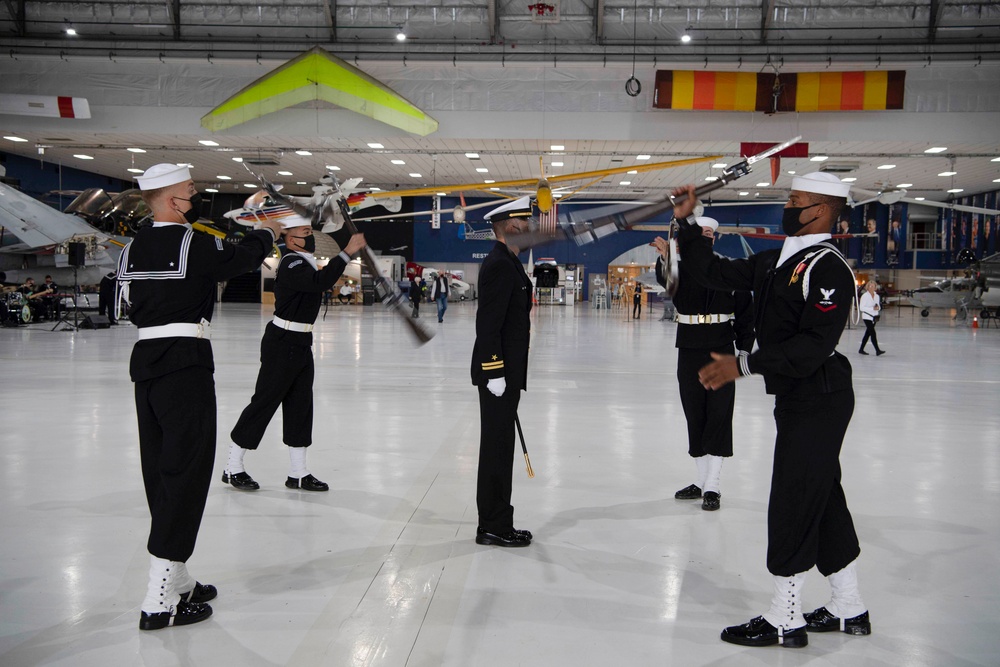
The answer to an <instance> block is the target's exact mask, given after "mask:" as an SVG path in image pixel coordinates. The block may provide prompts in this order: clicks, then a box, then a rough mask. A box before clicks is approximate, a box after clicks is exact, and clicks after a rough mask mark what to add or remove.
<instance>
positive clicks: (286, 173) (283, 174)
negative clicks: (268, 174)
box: [278, 171, 295, 176]
mask: <svg viewBox="0 0 1000 667" xmlns="http://www.w3.org/2000/svg"><path fill="white" fill-rule="evenodd" d="M278 175H279V176H294V175H295V174H293V173H292V172H290V171H279V172H278Z"/></svg>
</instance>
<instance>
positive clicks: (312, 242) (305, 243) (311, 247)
mask: <svg viewBox="0 0 1000 667" xmlns="http://www.w3.org/2000/svg"><path fill="white" fill-rule="evenodd" d="M299 241H301V242H302V249H303V250H305V251H306V252H308V253H314V252H316V237H315V236H307V237H305V238H300V239H299Z"/></svg>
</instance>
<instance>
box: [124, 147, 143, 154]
mask: <svg viewBox="0 0 1000 667" xmlns="http://www.w3.org/2000/svg"><path fill="white" fill-rule="evenodd" d="M125 150H127V151H128V152H129V153H145V152H146V149H145V148H126V149H125Z"/></svg>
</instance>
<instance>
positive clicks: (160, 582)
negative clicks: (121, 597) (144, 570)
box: [141, 555, 181, 614]
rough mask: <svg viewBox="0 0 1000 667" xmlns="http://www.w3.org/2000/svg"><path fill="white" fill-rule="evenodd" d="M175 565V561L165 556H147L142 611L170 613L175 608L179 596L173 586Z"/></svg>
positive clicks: (175, 572)
mask: <svg viewBox="0 0 1000 667" xmlns="http://www.w3.org/2000/svg"><path fill="white" fill-rule="evenodd" d="M175 565H176V563H175V562H173V561H169V560H166V559H165V558H157V557H156V556H152V555H151V556H150V557H149V584H148V585H147V587H146V598H145V599H144V600H143V601H142V607H141V609H142V611H144V612H146V613H147V614H159V613H161V612H165V611H167V612H171V613H172V612H173V610H174V609H175V608H176V606H177V603H178V602H179V601H180V599H181V596H180V595H179V594H178V593H177V591H176V589H175V588H174V577H175V576H176V574H177V571H176V569H175V568H174V566H175Z"/></svg>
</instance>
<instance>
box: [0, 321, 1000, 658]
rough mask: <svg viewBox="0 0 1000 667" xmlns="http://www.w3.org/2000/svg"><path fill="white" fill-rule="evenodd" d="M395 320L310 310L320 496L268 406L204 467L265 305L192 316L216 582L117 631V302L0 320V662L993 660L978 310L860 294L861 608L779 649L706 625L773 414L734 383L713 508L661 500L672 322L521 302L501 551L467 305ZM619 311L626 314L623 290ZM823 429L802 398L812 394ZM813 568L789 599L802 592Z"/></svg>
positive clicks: (674, 427) (753, 505) (996, 513)
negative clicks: (485, 503) (873, 326)
mask: <svg viewBox="0 0 1000 667" xmlns="http://www.w3.org/2000/svg"><path fill="white" fill-rule="evenodd" d="M423 310H424V319H423V320H422V321H424V322H426V323H427V324H428V325H429V326H430V327H432V328H434V329H436V330H437V332H438V333H437V336H436V337H435V338H434V339H433V340H432V341H431V342H430V343H428V344H426V345H424V346H422V347H417V346H416V345H414V343H413V342H411V340H410V339H409V337H408V334H407V332H406V330H405V326H403V325H401V324H400V323H399V322H398V321H395V320H393V319H392V318H391V317H390V316H389V315H388V314H386V313H385V312H383V311H381V309H379V308H372V307H367V308H365V307H360V306H345V307H331V309H330V312H329V315H328V316H327V317H326V320H325V321H321V322H320V325H319V329H318V333H317V335H316V344H315V348H314V349H315V354H316V358H317V379H316V423H315V444H314V446H313V447H312V448H311V449H310V453H309V465H310V468H311V470H312V472H313V473H314V474H316V476H317V477H319V478H320V479H323V480H326V481H327V482H329V483H330V485H331V487H332V488H331V491H330V492H329V493H325V494H316V493H314V494H309V493H305V492H297V491H292V490H288V489H286V488H285V487H284V485H283V481H284V479H285V475H286V474H287V454H286V451H285V448H284V446H283V445H281V444H280V428H279V427H278V421H279V419H278V418H276V420H275V422H276V423H274V424H272V427H271V429H270V430H269V431H268V435H267V437H266V439H265V443H264V444H263V445H262V448H261V449H260V450H259V451H258V452H257V453H253V454H250V455H248V456H247V461H246V463H247V469H248V471H249V472H250V473H251V474H252V475H253V476H254V477H255V478H256V479H257V481H259V482H260V483H261V485H262V489H261V490H260V491H258V492H256V493H246V492H239V491H236V490H235V489H232V488H230V487H227V486H225V485H223V484H222V483H221V481H218V479H217V478H218V476H219V475H220V474H221V472H222V469H223V466H224V462H225V455H226V449H227V447H228V436H227V434H228V432H229V430H230V428H231V427H232V426H233V424H234V422H235V420H236V418H237V416H238V415H239V412H240V411H241V409H242V408H243V406H244V405H245V403H246V402H247V400H248V399H249V396H250V393H251V391H252V387H253V382H254V378H255V376H256V373H257V350H258V342H259V338H260V334H261V332H262V329H263V326H264V324H265V323H266V321H267V319H268V318H269V316H270V309H269V308H268V307H263V308H261V307H259V306H247V305H233V304H223V305H221V306H220V307H219V308H218V311H217V315H216V318H215V327H214V340H213V343H214V347H215V354H216V362H217V370H216V376H215V377H216V382H217V393H218V400H219V434H220V436H219V443H218V451H217V456H216V468H215V475H216V481H215V482H214V484H213V487H212V490H211V493H210V496H209V499H208V507H207V510H206V515H205V519H204V522H203V524H202V528H201V535H200V538H199V543H198V547H197V550H196V551H195V555H194V557H193V558H192V559H191V560H190V561H189V569H190V570H191V571H192V573H193V574H194V575H195V576H196V577H197V578H198V579H200V580H201V581H203V582H210V583H213V584H215V585H216V586H218V588H219V591H220V594H219V598H218V599H217V600H216V601H214V602H213V603H212V605H213V607H214V610H215V615H214V616H213V617H212V618H211V619H210V620H208V621H207V622H204V623H201V624H198V625H194V626H189V627H183V628H171V629H166V630H161V631H157V632H140V631H139V630H138V629H137V622H138V616H139V604H140V602H141V600H142V597H143V594H144V590H145V579H146V568H147V563H148V557H147V554H146V550H145V541H146V532H147V529H148V513H147V509H146V505H145V499H144V495H143V492H142V483H141V479H140V474H139V464H138V447H137V444H136V425H135V416H134V409H133V405H132V385H131V384H130V382H129V380H128V373H127V362H128V356H129V351H130V348H131V346H132V343H133V341H134V339H135V329H134V328H132V327H131V326H128V325H123V326H118V327H115V328H113V329H110V330H98V331H79V332H63V331H56V332H51V331H49V329H50V327H49V326H45V325H31V326H28V327H20V328H17V329H3V330H0V367H2V369H3V375H2V377H3V381H2V392H0V415H2V416H3V423H2V426H0V457H2V462H3V464H2V466H0V509H2V513H0V528H2V535H3V539H2V542H0V665H4V667H20V666H26V665H66V666H79V665H101V666H105V665H111V666H116V667H117V666H119V665H144V666H159V665H227V666H230V667H238V666H239V667H242V666H244V665H246V666H256V665H296V666H311V665H331V666H336V667H348V666H355V665H371V666H396V665H411V666H415V665H422V666H423V665H426V666H434V665H455V666H468V665H483V666H491V665H543V666H549V665H551V666H557V665H588V666H589V665H600V666H608V665H629V666H632V665H838V666H839V665H852V666H853V665H947V666H961V665H997V664H1000V576H998V574H997V564H998V558H1000V330H997V329H978V330H973V329H970V328H969V327H968V326H967V325H964V324H962V323H958V324H956V323H954V322H952V321H951V320H950V319H949V318H948V317H947V316H945V315H943V314H942V315H932V317H930V318H928V319H922V318H920V317H919V316H914V314H913V313H912V312H910V311H909V310H902V311H900V313H899V314H898V315H896V314H894V313H892V312H887V314H886V317H885V318H884V321H883V322H882V323H881V324H880V325H879V334H880V337H881V342H882V345H883V346H884V347H885V348H886V349H887V350H888V354H887V355H885V356H884V357H880V358H876V357H875V356H874V355H872V356H869V357H861V356H859V355H858V354H857V344H858V340H859V339H860V335H861V332H860V331H859V330H857V329H853V330H851V331H848V332H846V333H845V336H844V339H843V342H842V345H841V350H842V351H844V352H845V353H846V354H848V356H849V358H850V359H851V362H852V363H853V364H854V369H855V389H856V392H857V397H858V407H857V410H856V412H855V416H854V420H853V422H852V424H851V427H850V430H849V431H848V437H847V441H846V443H845V446H844V451H843V454H842V463H843V468H844V486H845V489H846V492H847V495H848V501H849V503H850V506H851V509H852V511H853V513H854V519H855V522H856V524H857V528H858V532H859V534H860V536H861V541H862V557H861V560H860V562H859V572H860V579H861V585H862V592H863V594H864V597H865V599H866V602H867V603H868V605H869V609H870V610H871V614H872V619H873V626H874V633H873V634H872V635H871V636H870V637H849V636H847V635H844V634H840V633H832V634H825V635H821V634H817V635H813V636H811V637H810V643H809V646H808V647H807V648H805V649H803V650H789V649H782V648H777V647H771V648H757V649H754V648H742V647H738V646H732V645H729V644H725V643H723V642H721V641H720V640H719V632H720V630H721V629H722V628H723V627H724V626H725V625H730V624H735V623H741V622H744V621H746V620H748V619H749V618H750V617H751V616H755V615H757V614H759V613H761V612H763V611H764V610H765V609H766V607H767V605H768V601H769V595H770V579H769V577H768V575H767V573H766V571H765V569H764V552H765V507H766V502H767V490H768V484H769V478H770V461H771V449H772V442H773V437H774V425H773V421H772V417H771V409H772V400H771V399H770V397H768V396H767V395H765V393H764V390H763V383H762V381H761V380H760V379H759V378H755V379H745V380H741V381H740V383H739V385H738V386H739V388H738V391H737V414H736V417H735V429H736V433H737V437H736V456H735V457H734V458H733V459H731V460H730V461H728V462H727V464H726V466H725V468H724V470H723V478H722V483H723V487H722V488H723V498H722V504H723V507H722V510H721V511H719V512H715V513H709V512H704V511H702V510H701V509H700V504H698V503H696V502H690V501H688V502H680V501H676V500H674V499H673V492H674V491H675V490H676V489H678V488H680V487H682V486H686V485H687V484H689V483H690V482H692V481H693V475H692V473H693V471H694V466H693V464H692V463H691V460H690V459H689V458H688V457H687V455H686V442H685V438H686V436H685V428H684V423H683V415H682V413H681V409H680V404H679V400H678V397H677V387H676V381H675V378H674V370H675V352H674V349H673V336H674V327H675V326H676V325H674V324H673V323H670V322H664V321H659V320H658V319H656V318H657V317H658V313H654V314H653V317H652V318H648V317H647V318H644V319H642V320H639V321H632V320H630V319H627V317H626V316H625V315H624V314H622V313H619V312H617V311H607V310H601V311H595V310H591V309H590V308H588V307H586V304H584V306H582V307H576V308H566V307H543V308H539V309H536V311H535V312H534V314H533V327H534V329H533V334H534V337H533V340H532V357H531V370H530V374H529V386H528V392H527V393H526V394H525V395H524V397H523V399H522V402H521V409H520V413H521V420H522V423H523V426H524V432H525V436H526V438H527V441H528V448H529V452H530V453H531V457H532V459H531V460H532V464H533V466H534V470H535V477H534V479H528V478H527V476H526V474H525V470H524V466H523V463H522V461H523V459H522V457H521V455H520V453H518V454H517V456H516V459H515V469H514V472H515V474H514V506H515V520H516V525H517V526H518V527H521V528H527V529H530V530H532V531H533V532H534V534H535V542H534V544H532V546H531V547H529V548H527V549H516V550H514V549H511V550H505V549H499V548H495V547H481V546H477V545H476V544H475V543H474V542H473V536H474V533H475V528H476V506H475V476H476V460H477V450H478V421H479V420H478V412H477V411H478V403H477V398H476V393H475V391H474V389H473V387H472V386H471V385H470V383H469V359H470V353H471V348H472V342H473V337H474V321H475V304H468V303H466V304H454V303H453V304H452V305H451V307H450V308H449V310H448V312H447V315H446V318H445V322H444V324H440V325H439V324H438V323H437V322H436V321H435V319H436V318H434V317H433V314H432V310H433V308H432V306H430V305H426V306H424V309H423ZM646 315H648V313H646ZM817 428H822V415H817ZM827 596H828V587H827V584H826V582H825V581H824V580H823V578H822V577H820V576H819V575H818V574H817V573H816V572H815V571H812V572H810V573H809V575H808V577H807V584H806V589H805V591H804V599H805V606H806V608H808V609H811V608H813V607H816V606H819V605H821V604H824V603H825V602H826V601H827V599H828V597H827Z"/></svg>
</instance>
